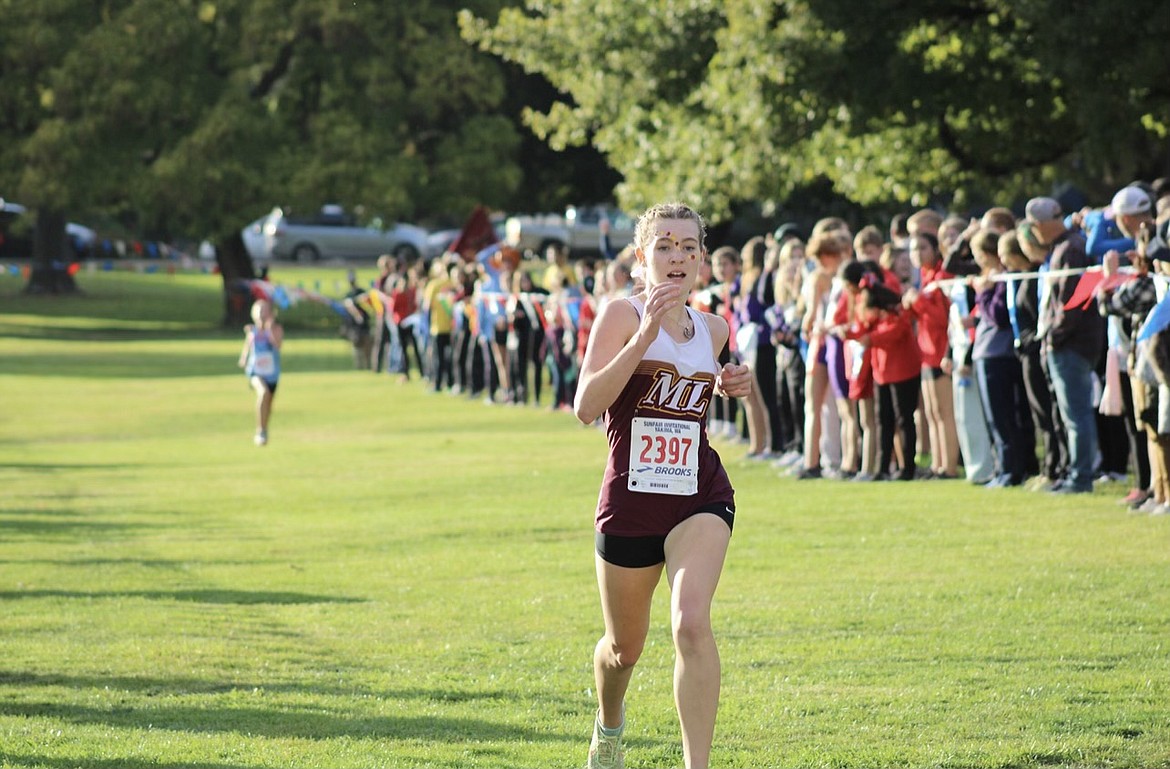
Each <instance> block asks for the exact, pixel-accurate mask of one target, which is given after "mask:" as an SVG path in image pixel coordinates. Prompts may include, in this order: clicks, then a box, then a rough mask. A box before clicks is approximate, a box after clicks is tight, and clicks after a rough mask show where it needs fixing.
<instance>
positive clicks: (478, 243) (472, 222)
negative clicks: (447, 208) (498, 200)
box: [450, 206, 499, 261]
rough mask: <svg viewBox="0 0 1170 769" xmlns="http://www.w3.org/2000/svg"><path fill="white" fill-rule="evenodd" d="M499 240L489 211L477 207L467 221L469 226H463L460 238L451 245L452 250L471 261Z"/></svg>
mask: <svg viewBox="0 0 1170 769" xmlns="http://www.w3.org/2000/svg"><path fill="white" fill-rule="evenodd" d="M497 240H499V238H498V237H497V236H496V228H495V227H493V226H492V221H491V219H489V218H488V210H487V209H486V208H484V207H483V206H476V207H475V210H474V211H472V212H471V216H470V217H469V218H468V219H467V224H464V225H463V230H462V231H461V232H460V233H459V237H457V238H455V241H454V242H453V243H451V248H450V250H451V251H452V252H454V253H456V254H459V255H460V256H462V257H463V258H464V259H466V260H468V261H470V260H471V259H474V258H475V255H476V254H478V253H479V252H480V251H482V250H483V249H485V248H487V247H488V246H490V245H492V244H493V243H495V242H496V241H497Z"/></svg>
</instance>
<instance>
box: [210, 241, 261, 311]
mask: <svg viewBox="0 0 1170 769" xmlns="http://www.w3.org/2000/svg"><path fill="white" fill-rule="evenodd" d="M215 263H216V264H218V265H219V274H220V275H221V276H222V277H223V299H224V313H223V324H224V325H225V326H228V327H232V328H241V327H243V326H244V325H246V324H248V323H250V322H251V318H250V313H251V310H252V292H251V290H250V289H249V287H248V285H247V283H245V281H248V280H253V279H254V278H255V277H256V268H255V267H253V266H252V257H251V256H249V255H248V249H246V248H245V247H244V238H243V236H242V235H241V234H240V232H239V231H238V230H237V231H236V232H233V233H232V234H231V235H230V236H228V237H227V238H224V239H223V240H221V241H220V243H219V246H218V247H217V248H216V249H215Z"/></svg>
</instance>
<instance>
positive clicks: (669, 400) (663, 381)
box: [638, 369, 712, 416]
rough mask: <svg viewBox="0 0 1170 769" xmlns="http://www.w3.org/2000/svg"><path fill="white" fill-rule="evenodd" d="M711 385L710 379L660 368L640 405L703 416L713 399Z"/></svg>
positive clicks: (680, 413) (684, 414)
mask: <svg viewBox="0 0 1170 769" xmlns="http://www.w3.org/2000/svg"><path fill="white" fill-rule="evenodd" d="M711 385H712V382H711V380H710V379H688V378H687V377H683V376H679V375H678V372H676V371H671V370H668V369H659V370H658V371H656V372H654V383H653V384H652V385H651V386H650V390H649V391H648V392H647V393H646V397H645V398H643V399H642V400H641V402H640V403H639V404H638V406H639V407H646V408H652V409H657V410H659V411H667V412H670V413H673V414H679V415H683V416H702V415H703V414H705V413H706V412H707V403H708V402H709V401H710V400H711Z"/></svg>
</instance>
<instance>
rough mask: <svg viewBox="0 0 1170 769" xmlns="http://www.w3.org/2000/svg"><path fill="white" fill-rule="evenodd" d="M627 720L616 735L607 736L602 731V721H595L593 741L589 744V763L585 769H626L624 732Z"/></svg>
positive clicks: (623, 721) (596, 719)
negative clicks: (623, 743)
mask: <svg viewBox="0 0 1170 769" xmlns="http://www.w3.org/2000/svg"><path fill="white" fill-rule="evenodd" d="M625 728H626V724H625V719H623V720H622V725H621V728H619V729H618V733H617V734H615V735H612V736H611V735H607V734H605V733H604V732H602V731H601V721H600V719H598V718H594V719H593V739H592V740H591V741H590V742H589V762H588V763H586V764H585V769H624V767H625V765H626V763H625V751H624V750H623V749H622V732H624V731H625Z"/></svg>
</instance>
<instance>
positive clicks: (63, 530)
mask: <svg viewBox="0 0 1170 769" xmlns="http://www.w3.org/2000/svg"><path fill="white" fill-rule="evenodd" d="M4 515H5V516H9V515H34V516H46V515H55V516H59V518H58V519H56V520H36V519H34V520H22V519H16V518H6V517H0V532H3V533H4V538H5V539H16V538H17V537H24V538H34V539H36V538H45V539H57V540H60V539H67V538H86V539H92V538H93V537H96V536H100V535H108V534H119V533H125V532H129V531H136V530H141V529H148V528H158V527H156V526H153V525H152V524H143V523H135V524H133V525H130V524H123V523H100V522H95V521H86V520H81V519H80V516H78V515H77V513H76V512H75V511H72V510H68V511H66V510H36V509H33V510H5V511H4Z"/></svg>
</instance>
